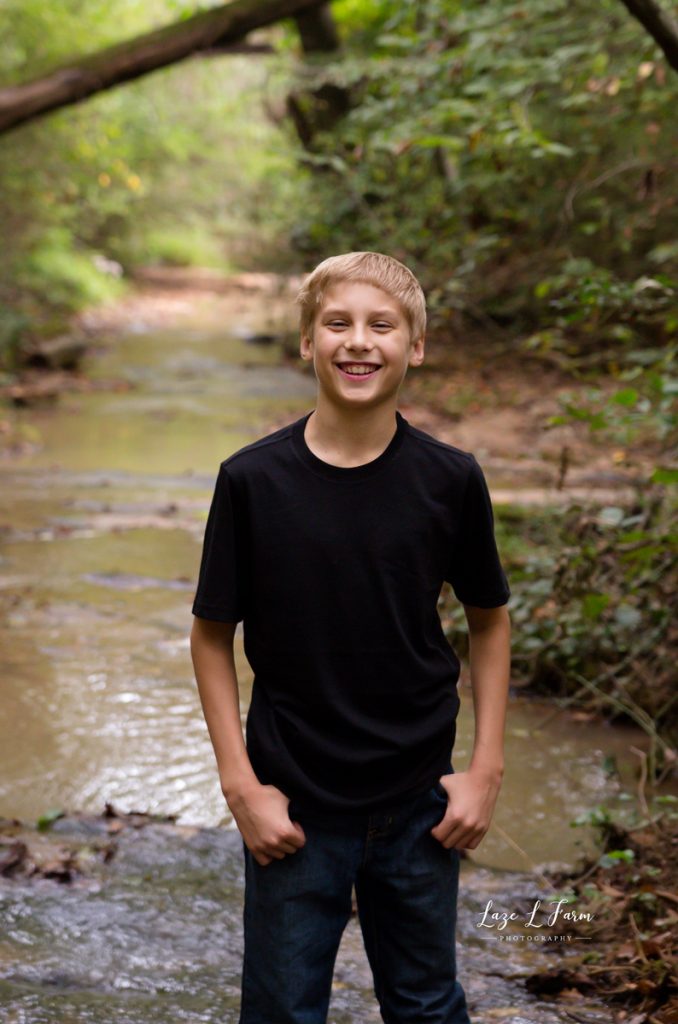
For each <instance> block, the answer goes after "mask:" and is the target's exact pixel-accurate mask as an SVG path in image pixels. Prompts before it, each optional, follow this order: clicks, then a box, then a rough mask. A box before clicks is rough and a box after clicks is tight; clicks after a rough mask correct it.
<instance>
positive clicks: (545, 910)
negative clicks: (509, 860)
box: [476, 897, 595, 942]
mask: <svg viewBox="0 0 678 1024" xmlns="http://www.w3.org/2000/svg"><path fill="white" fill-rule="evenodd" d="M568 903H569V900H568V899H567V897H561V898H560V899H555V900H549V901H547V902H546V903H544V901H543V900H541V899H535V900H534V901H533V903H532V904H531V906H530V907H529V908H528V909H527V910H526V911H525V910H523V911H519V910H501V909H498V908H496V907H495V905H494V900H491V899H489V900H488V901H487V903H486V904H485V908H484V909H483V910H482V911H481V912H480V914H479V920H478V921H476V928H483V929H488V934H492V936H493V937H494V938H497V939H499V940H500V941H502V942H576V941H587V940H588V936H584V935H577V934H575V931H574V930H573V929H572V925H576V924H577V923H578V922H579V921H586V922H591V921H593V919H594V917H595V914H591V913H589V912H585V911H577V910H568V909H567V907H568ZM510 925H513V928H511V927H510ZM555 926H558V927H559V929H560V930H559V931H557V932H553V931H550V930H549V929H551V928H553V927H555ZM566 929H568V930H566Z"/></svg>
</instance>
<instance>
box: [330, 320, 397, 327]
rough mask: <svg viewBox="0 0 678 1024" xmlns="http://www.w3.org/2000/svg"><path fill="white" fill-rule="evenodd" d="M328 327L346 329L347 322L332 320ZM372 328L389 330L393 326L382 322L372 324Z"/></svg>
mask: <svg viewBox="0 0 678 1024" xmlns="http://www.w3.org/2000/svg"><path fill="white" fill-rule="evenodd" d="M327 326H328V327H345V326H346V321H345V320H330V321H329V322H328V324H327ZM372 326H373V327H386V328H389V327H390V326H391V324H386V323H383V322H382V321H381V320H380V321H379V322H378V323H376V324H372Z"/></svg>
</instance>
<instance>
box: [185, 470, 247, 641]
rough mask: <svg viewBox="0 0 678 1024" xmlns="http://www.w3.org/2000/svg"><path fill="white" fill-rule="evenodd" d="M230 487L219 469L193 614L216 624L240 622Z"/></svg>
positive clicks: (238, 554)
mask: <svg viewBox="0 0 678 1024" xmlns="http://www.w3.org/2000/svg"><path fill="white" fill-rule="evenodd" d="M239 518H240V517H239V516H238V513H237V509H236V503H235V501H234V497H233V487H232V483H231V481H230V479H229V476H228V471H227V469H226V467H225V466H224V465H223V463H222V465H221V466H220V467H219V474H218V476H217V480H216V484H215V487H214V494H213V496H212V504H211V505H210V510H209V514H208V516H207V524H206V526H205V536H204V540H203V548H202V558H201V561H200V573H199V577H198V586H197V589H196V593H195V598H194V601H193V609H192V610H193V614H194V615H197V616H198V617H199V618H201V619H215V620H216V621H217V622H240V620H241V619H242V618H243V614H244V613H243V606H244V599H243V598H244V579H243V568H242V547H243V545H242V541H243V538H242V537H240V536H239V530H238V526H237V524H238V521H239Z"/></svg>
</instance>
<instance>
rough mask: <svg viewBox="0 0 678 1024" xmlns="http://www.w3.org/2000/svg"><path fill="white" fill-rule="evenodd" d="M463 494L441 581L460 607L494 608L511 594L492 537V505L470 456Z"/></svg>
mask: <svg viewBox="0 0 678 1024" xmlns="http://www.w3.org/2000/svg"><path fill="white" fill-rule="evenodd" d="M471 458H472V460H473V462H472V466H471V471H470V473H469V476H468V480H467V483H466V489H465V492H464V499H463V507H462V513H461V523H460V528H459V532H458V534H457V538H456V543H455V546H454V552H453V554H452V557H451V560H450V564H449V566H448V570H447V575H446V576H445V579H446V580H447V582H448V583H451V585H452V589H453V590H454V593H455V594H456V596H457V597H458V598H459V600H460V601H461V602H462V604H468V605H472V606H474V607H476V608H496V607H498V606H499V605H502V604H506V602H507V601H508V599H509V597H510V596H511V591H510V589H509V585H508V581H507V579H506V574H505V573H504V570H503V568H502V565H501V561H500V559H499V553H498V551H497V544H496V540H495V537H494V515H493V511H492V501H491V498H490V492H489V490H488V488H487V483H486V481H485V476H484V474H483V471H482V469H481V468H480V466H479V465H478V463H477V461H476V459H475V457H474V456H471Z"/></svg>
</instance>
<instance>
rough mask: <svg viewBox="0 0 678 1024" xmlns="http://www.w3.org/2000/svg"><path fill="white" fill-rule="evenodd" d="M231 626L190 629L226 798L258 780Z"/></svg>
mask: <svg viewBox="0 0 678 1024" xmlns="http://www.w3.org/2000/svg"><path fill="white" fill-rule="evenodd" d="M234 629H235V627H233V628H232V629H231V630H230V631H229V629H228V627H227V626H224V624H222V623H213V622H208V621H207V620H196V621H195V622H194V626H193V630H192V631H191V658H192V660H193V669H194V672H195V678H196V683H197V685H198V692H199V694H200V702H201V704H202V709H203V714H204V716H205V722H206V723H207V729H208V732H209V735H210V739H211V741H212V747H213V748H214V755H215V757H216V761H217V767H218V771H219V781H220V783H221V789H222V792H223V794H224V796H225V797H226V800H229V797H230V796H231V795H233V794H234V793H235V792H236V791H237V790H241V789H242V788H243V786H247V785H248V784H249V783H251V782H256V781H257V779H256V775H255V773H254V770H253V768H252V765H251V763H250V759H249V756H248V754H247V747H246V746H245V740H244V737H243V732H242V723H241V720H240V699H239V692H238V678H237V673H236V668H235V659H234V657H233V639H232V636H233V632H234Z"/></svg>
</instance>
